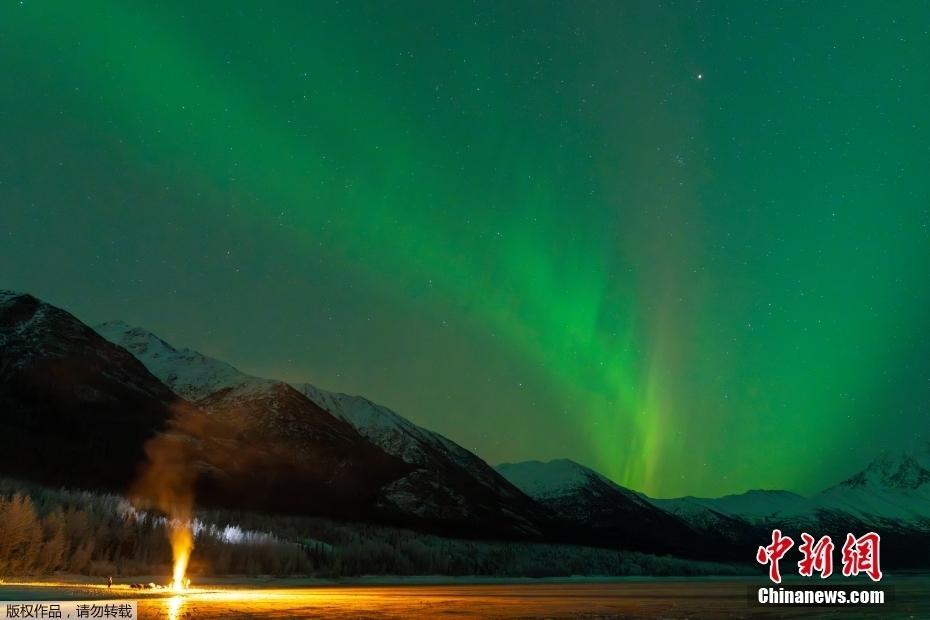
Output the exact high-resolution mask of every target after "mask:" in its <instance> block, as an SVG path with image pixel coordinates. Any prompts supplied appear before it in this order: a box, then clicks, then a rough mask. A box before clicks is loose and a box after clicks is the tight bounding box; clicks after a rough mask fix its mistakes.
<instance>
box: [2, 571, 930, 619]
mask: <svg viewBox="0 0 930 620" xmlns="http://www.w3.org/2000/svg"><path fill="white" fill-rule="evenodd" d="M282 583H284V584H287V587H282V585H281V584H282ZM758 583H759V582H758V580H747V579H739V578H729V579H661V580H643V579H636V580H621V581H618V580H603V581H599V582H595V583H590V582H588V583H586V582H581V581H565V582H556V581H543V582H533V583H525V582H511V583H503V582H498V583H483V584H481V583H454V584H438V583H432V584H431V583H420V584H411V583H398V584H395V585H371V584H364V583H361V584H360V583H353V584H345V585H332V584H327V585H313V586H308V585H295V582H293V581H290V582H273V581H272V582H267V581H266V582H261V581H257V580H244V581H243V582H241V583H232V582H225V583H217V584H215V585H209V586H203V587H201V588H195V589H194V590H192V591H190V592H189V593H186V594H184V595H180V596H172V595H171V594H170V593H164V592H151V591H147V592H142V593H140V592H139V591H137V590H131V589H129V588H128V586H122V585H120V586H115V587H114V588H113V589H112V590H107V589H106V588H105V587H102V586H99V585H95V584H86V583H83V584H82V583H50V582H47V583H42V584H39V583H31V584H3V585H0V600H17V599H18V600H39V599H45V600H55V599H69V598H70V599H90V598H109V599H113V598H128V599H135V600H138V601H139V609H140V617H141V618H143V620H150V619H151V620H156V619H158V620H166V619H167V620H180V619H182V618H183V619H186V620H188V619H189V620H198V619H215V618H333V619H348V618H378V619H382V618H415V617H428V618H467V619H472V618H749V617H771V618H776V617H778V618H784V617H787V618H808V617H833V618H847V617H856V618H861V617H876V618H926V617H930V575H926V574H921V575H906V576H897V577H894V578H892V579H891V580H890V581H889V583H890V584H893V585H894V588H895V602H894V603H893V604H891V605H888V606H885V607H883V608H875V609H865V608H861V607H860V608H855V609H852V608H849V607H846V608H837V607H833V608H816V609H811V608H794V609H788V608H784V607H780V608H773V609H772V610H771V611H768V610H761V609H760V608H758V607H750V606H749V604H748V603H747V587H748V586H750V585H753V584H756V585H757V584H758ZM836 583H837V584H848V583H849V581H848V580H847V581H837V582H836ZM0 609H2V603H0Z"/></svg>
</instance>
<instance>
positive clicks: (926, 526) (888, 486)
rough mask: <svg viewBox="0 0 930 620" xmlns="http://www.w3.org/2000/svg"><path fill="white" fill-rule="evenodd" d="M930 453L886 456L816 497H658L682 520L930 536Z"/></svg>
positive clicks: (760, 493) (762, 494)
mask: <svg viewBox="0 0 930 620" xmlns="http://www.w3.org/2000/svg"><path fill="white" fill-rule="evenodd" d="M928 465H930V449H924V450H921V451H919V452H918V453H916V454H909V453H907V452H904V451H896V452H885V453H882V454H880V455H879V456H878V457H876V458H875V460H873V461H872V462H871V463H870V464H869V465H868V467H866V468H865V469H864V470H862V471H861V472H859V473H857V474H855V475H853V476H851V477H850V478H848V479H847V480H845V481H843V482H841V483H840V484H837V485H836V486H833V487H830V488H829V489H826V490H825V491H822V492H820V493H818V494H816V495H814V496H812V497H809V498H808V497H803V496H801V495H798V494H796V493H791V492H788V491H747V492H746V493H742V494H739V495H727V496H725V497H719V498H698V497H681V498H676V499H653V500H651V501H652V503H653V504H655V505H656V506H658V507H660V508H662V509H664V510H667V511H669V512H671V513H673V514H676V515H679V516H681V517H682V518H683V519H685V520H687V521H689V522H691V523H698V522H699V521H700V522H707V523H711V522H713V521H714V520H715V519H716V518H719V517H722V516H725V517H733V518H739V519H742V520H744V521H746V522H748V523H752V524H759V525H765V524H773V523H782V524H784V523H788V524H792V523H795V524H803V523H807V524H816V523H817V522H818V521H823V520H825V519H827V520H830V521H831V522H842V521H843V520H847V521H850V522H856V523H861V524H865V525H869V526H872V527H876V528H880V529H887V528H888V527H893V528H895V529H901V528H904V529H908V530H926V531H928V532H930V468H928Z"/></svg>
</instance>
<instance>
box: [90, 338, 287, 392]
mask: <svg viewBox="0 0 930 620" xmlns="http://www.w3.org/2000/svg"><path fill="white" fill-rule="evenodd" d="M94 329H95V330H96V331H97V333H99V334H100V335H101V336H103V337H104V338H106V339H107V340H109V341H110V342H112V343H114V344H117V345H120V346H121V347H123V348H124V349H126V350H128V351H129V352H130V353H132V354H133V355H135V356H136V358H137V359H138V360H139V361H141V362H142V363H143V364H144V365H145V367H146V368H148V369H149V372H151V373H152V374H153V375H155V376H156V377H158V378H159V379H160V380H161V381H162V382H163V383H165V384H166V385H167V386H168V387H170V388H171V389H172V391H174V393H175V394H178V395H179V396H182V397H184V398H186V399H188V400H191V401H199V400H201V399H203V398H206V397H207V396H210V395H212V394H216V393H217V392H220V391H222V390H229V391H230V392H233V393H235V394H237V395H239V396H243V397H244V396H248V395H250V394H259V393H263V392H267V391H269V390H271V389H272V388H273V387H274V386H275V385H276V384H278V383H279V382H277V381H272V380H270V379H261V378H259V377H253V376H251V375H248V374H246V373H244V372H242V371H240V370H238V369H237V368H235V367H233V366H231V365H230V364H227V363H226V362H222V361H220V360H217V359H214V358H212V357H207V356H206V355H203V354H202V353H198V352H197V351H193V350H191V349H176V348H174V347H173V346H171V345H170V344H168V343H167V342H165V341H164V340H162V339H161V338H159V337H158V336H156V335H155V334H153V333H151V332H149V331H147V330H145V329H142V328H140V327H133V326H131V325H128V324H126V323H124V322H123V321H109V322H106V323H101V324H100V325H97V326H95V327H94Z"/></svg>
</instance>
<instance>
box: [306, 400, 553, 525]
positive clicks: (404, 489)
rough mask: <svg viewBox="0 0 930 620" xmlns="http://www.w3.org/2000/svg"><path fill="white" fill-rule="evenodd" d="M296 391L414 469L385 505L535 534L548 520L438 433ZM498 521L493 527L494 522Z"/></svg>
mask: <svg viewBox="0 0 930 620" xmlns="http://www.w3.org/2000/svg"><path fill="white" fill-rule="evenodd" d="M295 387H297V389H299V390H300V391H301V392H303V393H304V394H306V395H307V397H308V398H310V399H311V400H313V401H314V402H315V403H317V404H318V405H320V406H321V407H322V408H323V409H325V410H327V411H329V412H330V413H331V414H332V415H334V416H336V417H337V418H340V419H342V420H345V421H346V422H348V423H349V424H351V425H352V426H354V427H355V428H356V429H357V430H358V432H359V433H361V434H362V435H363V436H365V437H366V438H368V440H369V441H371V442H373V443H375V444H376V445H378V446H380V447H381V448H382V449H384V450H385V451H386V452H387V453H388V454H392V455H394V456H397V457H399V458H401V459H403V460H404V461H405V462H407V463H410V464H412V465H415V466H417V468H418V469H417V470H416V471H414V472H412V473H411V474H410V475H408V476H407V477H406V478H404V479H402V480H399V481H398V482H397V483H395V484H394V485H392V487H391V488H389V489H387V490H386V493H385V498H386V500H387V501H389V502H391V503H394V504H397V505H398V506H401V507H403V506H404V505H409V506H408V507H407V508H406V510H411V511H415V512H420V513H422V514H423V515H424V516H428V515H430V514H437V513H444V514H446V518H449V519H458V520H461V521H463V522H464V521H466V520H469V519H471V520H475V519H482V520H483V519H487V520H488V525H489V526H492V527H494V528H495V529H497V528H500V527H501V524H503V523H507V522H511V523H512V527H514V528H516V529H518V530H524V531H526V532H527V533H538V532H539V529H538V528H539V522H540V521H541V520H542V521H545V520H546V519H547V518H548V517H549V515H546V514H542V511H540V507H539V506H538V505H537V504H536V503H535V502H533V501H531V500H530V499H529V498H528V497H527V496H526V495H525V494H524V493H522V492H521V491H520V490H519V489H517V488H516V487H515V486H513V485H512V484H511V483H510V482H508V481H507V480H506V479H505V478H504V477H503V476H501V475H500V474H499V473H498V472H496V471H495V470H494V468H492V467H491V466H490V465H488V464H487V463H486V462H485V461H483V460H482V459H481V458H479V457H478V456H476V455H475V454H474V453H472V452H470V451H468V450H466V449H465V448H463V447H462V446H460V445H458V444H457V443H455V442H454V441H452V440H450V439H448V438H446V437H443V436H442V435H440V434H439V433H436V432H433V431H430V430H427V429H425V428H423V427H421V426H417V425H416V424H414V423H413V422H411V421H410V420H407V419H406V418H404V417H402V416H400V415H399V414H397V413H395V412H394V411H392V410H391V409H388V408H387V407H384V406H382V405H378V404H376V403H373V402H371V401H370V400H368V399H366V398H363V397H361V396H350V395H347V394H339V393H335V392H328V391H325V390H321V389H319V388H317V387H315V386H313V385H310V384H308V383H303V384H298V385H296V386H295ZM495 520H496V521H497V525H494V524H493V521H495Z"/></svg>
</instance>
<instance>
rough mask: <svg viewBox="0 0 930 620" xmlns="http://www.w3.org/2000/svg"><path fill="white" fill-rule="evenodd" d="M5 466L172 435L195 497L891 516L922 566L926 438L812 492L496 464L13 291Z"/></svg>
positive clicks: (682, 530) (602, 512)
mask: <svg viewBox="0 0 930 620" xmlns="http://www.w3.org/2000/svg"><path fill="white" fill-rule="evenodd" d="M0 436H3V437H6V438H14V441H8V442H7V448H6V450H5V451H4V452H2V453H0V474H4V475H11V476H16V477H22V478H28V479H34V480H37V481H39V482H44V483H52V484H55V485H62V484H66V485H75V486H80V487H84V488H92V489H97V488H99V489H107V490H126V489H128V488H130V486H131V485H132V482H133V480H134V478H135V477H136V476H137V475H138V472H139V471H140V468H143V467H145V466H146V462H147V461H149V462H151V461H152V459H153V450H154V449H155V448H153V446H157V445H159V444H158V439H159V438H163V437H165V436H171V437H173V438H174V441H173V442H172V444H171V445H173V446H180V449H181V451H182V454H181V459H182V460H183V462H184V463H186V464H187V466H188V467H189V468H190V469H191V471H193V472H195V473H196V475H195V476H194V485H195V488H194V489H193V492H194V493H195V496H196V498H197V502H198V505H205V506H223V507H232V508H242V509H256V510H265V511H272V512H290V513H299V514H321V515H328V516H339V517H343V518H348V519H353V520H360V521H376V522H382V523H391V524H399V525H404V526H407V527H413V528H417V529H424V530H429V531H433V532H439V533H446V534H450V535H456V536H482V537H494V538H502V539H514V538H517V539H538V540H554V541H560V542H573V543H584V544H594V545H600V546H611V547H619V548H624V549H637V550H642V551H648V552H652V553H663V554H664V553H668V554H675V555H681V556H688V557H697V558H706V559H737V560H740V559H741V560H743V561H751V558H752V557H754V550H755V547H756V546H758V545H759V544H761V543H764V541H766V539H767V538H768V536H769V534H770V531H771V529H772V528H773V527H780V528H781V529H782V530H783V531H788V532H791V531H798V532H800V531H801V530H806V531H810V532H811V533H816V534H825V533H830V534H832V535H833V536H834V540H839V539H842V537H844V536H845V532H846V531H855V532H863V531H864V530H865V529H866V528H868V529H874V530H876V531H879V532H881V533H882V536H883V544H885V545H886V546H890V547H891V549H892V550H893V551H894V554H893V555H894V556H896V558H897V559H898V560H900V562H899V564H900V565H902V566H903V565H924V566H925V565H926V564H927V560H926V559H925V558H924V557H922V556H923V555H924V554H921V553H919V552H918V549H920V548H922V547H918V546H915V545H923V546H924V547H925V546H926V544H927V543H928V542H930V445H928V446H926V447H925V448H924V449H921V450H918V451H916V452H913V453H907V452H897V453H884V454H882V455H880V456H879V457H878V458H876V459H875V461H873V462H872V463H871V464H870V465H869V466H868V467H867V468H866V469H864V470H863V471H861V472H858V473H856V474H855V475H853V476H851V477H850V478H848V479H847V480H845V481H843V482H840V483H839V484H837V485H835V486H833V487H831V488H829V489H826V490H824V491H823V492H821V493H818V494H816V495H814V496H811V497H802V496H800V495H797V494H794V493H790V492H787V491H771V490H755V491H748V492H746V493H743V494H740V495H729V496H725V497H720V498H697V497H683V498H677V499H654V498H650V497H647V496H646V495H644V494H642V493H638V492H636V491H632V490H629V489H626V488H624V487H622V486H620V485H618V484H616V483H614V482H613V481H611V480H610V479H608V478H606V477H605V476H603V475H601V474H599V473H597V472H595V471H593V470H591V469H589V468H586V467H584V466H582V465H580V464H578V463H575V462H573V461H570V460H567V459H556V460H553V461H549V462H546V463H543V462H539V461H527V462H522V463H506V464H501V465H499V466H497V467H496V468H495V467H491V466H490V465H488V464H487V463H486V462H484V461H483V460H482V459H480V458H479V457H478V456H476V455H475V454H473V453H472V452H470V451H468V450H466V449H465V448H463V447H462V446H460V445H458V444H456V443H455V442H454V441H452V440H451V439H449V438H446V437H444V436H442V435H440V434H438V433H436V432H433V431H430V430H428V429H425V428H423V427H421V426H418V425H416V424H414V423H413V422H411V421H409V420H407V419H406V418H404V417H402V416H401V415H399V414H398V413H396V412H394V411H392V410H391V409H389V408H387V407H384V406H382V405H378V404H376V403H373V402H371V401H369V400H367V399H365V398H363V397H360V396H351V395H346V394H339V393H334V392H328V391H326V390H323V389H320V388H318V387H316V386H314V385H312V384H310V383H289V382H284V381H278V380H274V379H265V378H259V377H254V376H251V375H249V374H247V373H244V372H242V371H240V370H238V369H236V368H235V367H233V366H232V365H230V364H228V363H225V362H223V361H221V360H217V359H214V358H211V357H208V356H206V355H203V354H201V353H198V352H196V351H193V350H190V349H186V348H179V347H176V346H174V345H172V344H169V343H167V342H165V341H164V340H162V339H161V338H159V337H158V336H156V335H155V334H153V333H151V332H149V331H147V330H145V329H143V328H140V327H135V326H130V325H128V324H126V323H123V322H121V321H111V322H107V323H103V324H100V325H97V326H96V327H94V328H90V327H88V326H87V325H84V324H83V323H82V322H81V321H80V320H78V319H77V318H76V317H74V316H72V315H71V314H69V313H67V312H65V311H64V310H61V309H59V308H56V307H54V306H52V305H50V304H47V303H45V302H42V301H40V300H38V299H36V298H35V297H32V296H30V295H27V294H20V293H15V292H12V291H0Z"/></svg>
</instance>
